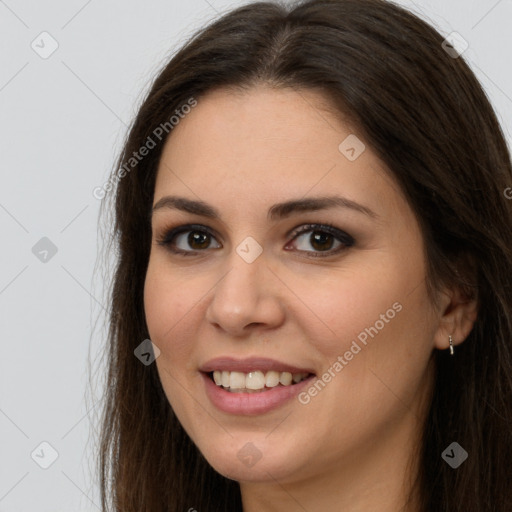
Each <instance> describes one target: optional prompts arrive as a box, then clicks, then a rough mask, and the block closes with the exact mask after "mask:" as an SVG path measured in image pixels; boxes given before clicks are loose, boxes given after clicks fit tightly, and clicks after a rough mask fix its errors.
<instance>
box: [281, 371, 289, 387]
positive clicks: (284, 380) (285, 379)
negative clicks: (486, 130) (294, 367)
mask: <svg viewBox="0 0 512 512" xmlns="http://www.w3.org/2000/svg"><path fill="white" fill-rule="evenodd" d="M279 382H280V383H281V384H282V385H283V386H289V385H290V384H291V383H292V374H291V373H290V372H281V375H279Z"/></svg>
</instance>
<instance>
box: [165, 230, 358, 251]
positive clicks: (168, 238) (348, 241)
mask: <svg viewBox="0 0 512 512" xmlns="http://www.w3.org/2000/svg"><path fill="white" fill-rule="evenodd" d="M192 231H195V232H200V233H205V234H208V235H209V236H211V237H213V238H215V236H214V234H213V233H212V232H211V231H210V230H209V229H207V228H205V227H204V226H201V225H200V224H187V225H183V226H178V227H175V228H173V229H169V230H168V231H166V232H165V233H164V235H163V236H162V237H160V238H157V240H156V242H157V243H158V244H159V245H161V246H164V247H166V248H167V249H168V250H169V251H171V252H172V253H174V254H179V255H182V256H194V255H195V254H197V253H198V252H204V251H205V250H206V249H202V250H196V251H194V250H191V251H183V250H181V249H176V248H174V247H173V245H172V243H171V242H172V241H173V239H174V238H175V237H176V236H177V235H180V234H182V233H187V232H192ZM307 232H320V233H328V234H329V235H332V236H334V237H335V238H336V239H337V240H338V241H339V242H341V244H342V245H341V246H340V247H338V248H337V249H329V250H327V251H301V250H299V252H306V253H313V254H311V255H309V256H308V257H312V258H319V257H320V258H322V257H323V258H325V257H328V256H332V255H334V254H338V253H340V252H342V251H344V250H346V249H347V248H349V247H351V246H353V245H354V243H355V240H354V238H353V237H351V236H350V235H349V234H348V233H345V232H344V231H341V230H340V229H338V228H336V227H335V226H333V225H332V224H329V223H326V224H304V225H302V226H301V227H300V228H298V229H295V230H294V231H293V233H292V235H293V238H292V240H291V242H293V241H294V240H295V239H296V238H298V236H299V235H302V234H304V233H307ZM287 245H288V244H287ZM315 252H316V254H315Z"/></svg>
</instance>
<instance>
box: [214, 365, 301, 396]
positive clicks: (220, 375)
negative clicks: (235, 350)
mask: <svg viewBox="0 0 512 512" xmlns="http://www.w3.org/2000/svg"><path fill="white" fill-rule="evenodd" d="M308 375H309V374H308V373H294V374H293V375H292V374H291V373H290V372H277V371H274V370H270V371H268V372H266V373H263V372H262V371H260V370H255V371H253V372H249V373H242V372H228V371H220V370H215V371H214V372H213V380H214V381H215V384H216V385H217V386H222V387H223V388H225V389H229V390H230V391H235V392H241V391H243V392H246V393H250V392H254V391H266V390H267V389H268V388H274V387H276V386H279V385H282V386H290V385H291V384H292V382H293V383H295V384H297V383H299V382H300V381H302V380H304V379H305V378H306V377H307V376H308Z"/></svg>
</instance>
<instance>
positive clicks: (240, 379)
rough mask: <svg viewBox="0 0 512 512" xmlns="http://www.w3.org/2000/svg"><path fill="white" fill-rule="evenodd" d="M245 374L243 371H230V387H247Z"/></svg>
mask: <svg viewBox="0 0 512 512" xmlns="http://www.w3.org/2000/svg"><path fill="white" fill-rule="evenodd" d="M245 381H246V378H245V374H244V373H242V372H230V373H229V387H230V388H231V389H242V388H245V387H247V386H246V385H245Z"/></svg>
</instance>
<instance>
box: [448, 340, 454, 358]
mask: <svg viewBox="0 0 512 512" xmlns="http://www.w3.org/2000/svg"><path fill="white" fill-rule="evenodd" d="M448 341H449V342H450V355H451V356H453V340H452V337H451V336H450V335H448Z"/></svg>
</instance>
